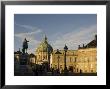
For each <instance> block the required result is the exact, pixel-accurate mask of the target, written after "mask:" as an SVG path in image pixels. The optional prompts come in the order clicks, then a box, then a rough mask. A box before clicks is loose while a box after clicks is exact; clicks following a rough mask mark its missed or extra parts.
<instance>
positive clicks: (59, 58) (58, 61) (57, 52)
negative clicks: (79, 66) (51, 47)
mask: <svg viewBox="0 0 110 89" xmlns="http://www.w3.org/2000/svg"><path fill="white" fill-rule="evenodd" d="M55 54H58V57H57V58H58V70H59V59H60V56H59V54H61V53H60V52H59V49H57V52H56V53H55Z"/></svg>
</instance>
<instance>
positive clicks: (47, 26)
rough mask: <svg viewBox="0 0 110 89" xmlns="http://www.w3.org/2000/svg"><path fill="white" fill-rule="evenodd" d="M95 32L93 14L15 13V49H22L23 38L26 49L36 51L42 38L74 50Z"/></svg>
mask: <svg viewBox="0 0 110 89" xmlns="http://www.w3.org/2000/svg"><path fill="white" fill-rule="evenodd" d="M95 34H97V15H96V14H15V15H14V50H15V51H18V50H19V48H20V49H22V44H23V40H24V39H25V38H26V39H27V40H28V41H29V44H28V53H35V51H36V48H37V47H38V46H39V44H40V42H41V41H42V39H43V38H44V35H46V36H47V38H48V43H49V44H50V45H51V46H52V47H53V49H60V50H63V48H64V46H65V44H66V45H67V46H68V49H69V50H77V48H78V45H81V46H82V45H83V44H85V45H86V44H87V43H89V42H90V41H91V40H93V39H94V35H95Z"/></svg>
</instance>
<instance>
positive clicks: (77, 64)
mask: <svg viewBox="0 0 110 89" xmlns="http://www.w3.org/2000/svg"><path fill="white" fill-rule="evenodd" d="M57 51H58V52H59V53H57ZM35 56H36V64H40V65H42V64H43V63H47V64H48V65H49V67H52V68H54V69H59V70H60V71H61V70H64V65H65V62H64V57H65V52H64V50H53V48H52V46H51V45H50V44H49V43H48V41H47V37H46V36H45V37H44V39H43V40H42V42H41V43H40V45H39V46H38V47H37V49H36V54H35ZM66 67H67V69H68V70H70V71H72V72H75V73H80V72H82V73H97V36H96V35H95V38H94V39H93V40H92V41H91V42H89V43H88V44H87V45H84V44H83V47H80V45H79V47H78V49H77V50H67V52H66Z"/></svg>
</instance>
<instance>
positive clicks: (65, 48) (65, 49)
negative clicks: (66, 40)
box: [64, 44, 68, 70]
mask: <svg viewBox="0 0 110 89" xmlns="http://www.w3.org/2000/svg"><path fill="white" fill-rule="evenodd" d="M67 50H68V47H67V46H66V44H65V47H64V51H65V56H64V70H66V69H67V67H66V52H67Z"/></svg>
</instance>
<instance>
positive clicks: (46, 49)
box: [36, 36, 53, 52]
mask: <svg viewBox="0 0 110 89" xmlns="http://www.w3.org/2000/svg"><path fill="white" fill-rule="evenodd" d="M36 51H37V52H52V51H53V48H52V46H51V45H50V44H48V42H47V37H46V36H45V38H44V39H43V41H42V42H41V43H40V45H39V46H38V48H37V50H36Z"/></svg>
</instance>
